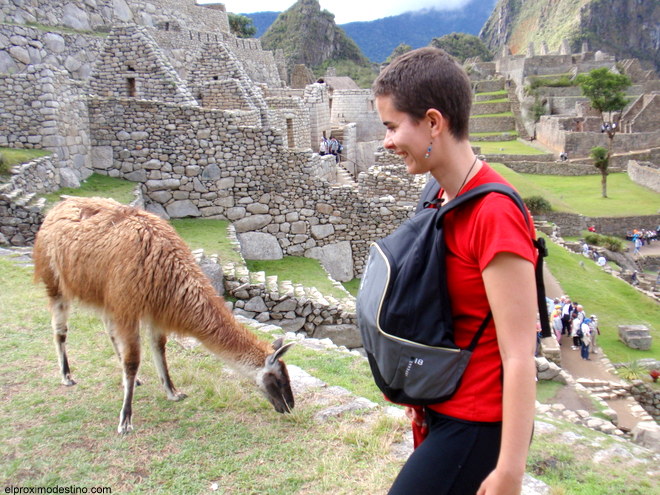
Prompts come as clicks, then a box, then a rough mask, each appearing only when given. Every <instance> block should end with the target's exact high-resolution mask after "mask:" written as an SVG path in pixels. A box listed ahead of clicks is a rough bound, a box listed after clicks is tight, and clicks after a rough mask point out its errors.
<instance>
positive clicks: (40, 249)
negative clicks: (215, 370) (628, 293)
mask: <svg viewBox="0 0 660 495" xmlns="http://www.w3.org/2000/svg"><path fill="white" fill-rule="evenodd" d="M33 257H34V266H35V268H34V271H35V274H34V276H35V281H36V282H39V281H42V282H43V283H44V284H45V286H46V292H47V294H48V298H49V309H50V312H51V325H52V328H53V334H54V335H53V336H54V341H55V348H56V350H57V356H58V360H59V366H60V372H61V375H62V383H63V384H64V385H67V386H71V385H74V384H75V381H74V380H73V378H72V377H71V370H70V367H69V361H68V358H67V353H66V336H67V330H68V327H67V319H68V315H69V309H70V303H71V301H72V300H74V299H75V300H79V301H81V302H82V303H84V304H88V305H90V306H92V307H95V308H97V309H99V310H100V311H101V313H102V316H103V323H104V325H105V328H106V330H107V332H108V334H109V336H110V340H111V341H112V344H113V346H114V349H115V352H116V354H117V356H118V357H119V360H120V362H121V364H122V368H123V387H124V400H123V404H122V408H121V412H120V415H119V426H118V428H117V431H118V432H119V433H120V434H124V433H127V432H128V431H130V430H132V429H133V426H132V399H133V389H134V387H135V385H136V383H137V384H139V381H137V379H136V375H137V371H138V367H139V365H140V335H139V331H140V323H141V322H144V323H146V324H147V325H148V327H149V330H150V332H149V333H150V343H151V347H152V349H153V356H154V364H155V366H156V370H157V372H158V375H159V377H160V381H161V382H162V385H163V387H164V388H165V392H166V393H167V398H168V399H169V400H173V401H179V400H181V399H184V398H185V397H186V395H185V394H183V393H180V392H178V391H177V389H176V388H175V387H174V385H173V384H172V380H171V379H170V375H169V371H168V368H167V361H166V359H165V344H166V342H167V336H168V334H169V333H171V332H175V333H177V334H178V335H188V336H192V337H195V338H196V339H198V340H199V341H200V342H201V343H202V344H204V345H205V346H206V348H207V349H209V350H210V351H211V352H212V353H214V354H217V355H218V356H219V357H221V358H222V359H224V360H225V361H227V362H228V363H229V364H230V365H231V366H232V367H234V368H236V369H237V370H238V371H239V372H241V373H242V374H243V375H245V376H247V377H248V378H251V379H252V380H254V381H255V382H256V384H257V386H258V387H259V389H260V390H261V391H262V392H263V393H264V395H265V396H266V397H267V398H268V400H269V401H270V403H271V404H272V405H273V407H274V408H275V410H276V411H277V412H280V413H284V412H288V411H290V410H291V409H292V408H293V406H294V399H293V394H292V392H291V385H290V382H289V375H288V372H287V368H286V365H285V364H284V362H283V361H281V360H280V358H281V357H282V355H283V354H284V353H285V352H286V351H287V350H288V349H289V347H290V346H291V345H292V344H287V345H282V339H278V340H276V341H275V342H274V343H273V345H272V348H271V346H270V345H268V344H267V343H265V342H263V341H261V340H259V339H257V337H256V336H255V335H254V334H253V333H251V332H249V331H248V330H247V329H246V328H244V327H243V326H242V325H240V324H239V323H238V322H237V321H236V320H235V319H234V317H233V315H232V313H231V311H230V310H229V309H228V308H227V307H226V305H225V302H224V299H223V298H222V297H220V296H219V295H218V294H217V292H216V291H215V290H214V289H213V287H212V286H211V284H210V282H209V280H208V279H207V277H206V276H205V275H204V274H203V272H202V271H201V269H200V268H199V266H198V265H197V263H196V262H195V259H194V258H193V255H192V253H191V252H190V249H188V247H187V246H186V244H185V243H184V242H183V240H182V239H181V238H180V237H179V236H178V234H177V233H176V232H175V230H174V229H173V228H172V227H171V226H170V225H169V224H168V223H167V222H165V221H164V220H162V219H160V218H158V217H157V216H155V215H152V214H151V213H148V212H146V211H142V210H138V209H137V208H133V207H130V206H126V205H122V204H120V203H118V202H116V201H114V200H110V199H102V198H68V199H65V200H64V201H62V202H60V203H58V204H57V205H56V206H55V207H54V208H53V209H52V210H51V211H50V212H49V213H48V214H47V215H46V218H45V219H44V222H43V224H42V226H41V228H40V229H39V232H38V233H37V237H36V240H35V244H34V250H33Z"/></svg>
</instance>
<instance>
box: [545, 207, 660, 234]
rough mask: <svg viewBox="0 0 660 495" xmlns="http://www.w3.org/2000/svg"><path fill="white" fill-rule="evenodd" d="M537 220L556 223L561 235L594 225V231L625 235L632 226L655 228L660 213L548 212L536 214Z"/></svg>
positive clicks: (577, 231) (578, 231)
mask: <svg viewBox="0 0 660 495" xmlns="http://www.w3.org/2000/svg"><path fill="white" fill-rule="evenodd" d="M537 219H538V220H546V221H549V222H553V223H555V224H557V226H558V227H559V228H560V230H561V235H562V236H563V237H565V236H569V237H571V236H579V235H580V234H581V232H582V231H584V230H587V228H588V227H589V226H591V225H595V227H596V232H598V233H599V234H604V235H613V236H617V237H623V238H625V237H626V234H627V233H628V232H629V231H630V230H631V229H633V228H638V229H651V230H655V227H656V226H657V225H660V215H646V216H630V217H586V216H583V215H577V214H573V213H562V212H550V213H547V214H545V215H538V217H537Z"/></svg>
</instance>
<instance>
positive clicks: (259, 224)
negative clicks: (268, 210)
mask: <svg viewBox="0 0 660 495" xmlns="http://www.w3.org/2000/svg"><path fill="white" fill-rule="evenodd" d="M272 220H273V217H271V216H270V215H251V216H249V217H245V218H242V219H240V220H238V221H237V222H235V223H234V228H235V229H236V232H239V233H240V232H250V231H253V230H259V229H261V228H263V227H265V226H266V225H268V224H269V223H270V222H271V221H272Z"/></svg>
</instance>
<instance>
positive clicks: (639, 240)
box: [626, 225, 660, 254]
mask: <svg viewBox="0 0 660 495" xmlns="http://www.w3.org/2000/svg"><path fill="white" fill-rule="evenodd" d="M658 238H660V225H658V227H656V229H655V230H650V229H633V230H632V231H629V232H628V233H627V234H626V239H627V240H629V241H631V242H632V244H633V254H640V251H639V250H640V249H641V248H642V247H643V246H644V245H647V246H648V245H650V244H651V242H653V241H656V240H658Z"/></svg>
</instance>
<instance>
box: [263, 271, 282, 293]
mask: <svg viewBox="0 0 660 495" xmlns="http://www.w3.org/2000/svg"><path fill="white" fill-rule="evenodd" d="M266 289H267V290H268V291H269V292H275V293H279V282H278V280H277V275H267V276H266Z"/></svg>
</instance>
